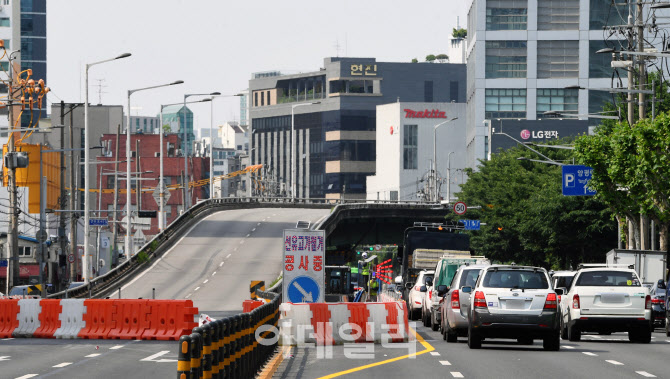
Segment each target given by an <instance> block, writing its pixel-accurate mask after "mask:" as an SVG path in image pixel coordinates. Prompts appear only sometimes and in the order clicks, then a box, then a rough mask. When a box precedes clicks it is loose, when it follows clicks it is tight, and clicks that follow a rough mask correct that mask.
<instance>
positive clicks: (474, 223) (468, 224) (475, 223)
mask: <svg viewBox="0 0 670 379" xmlns="http://www.w3.org/2000/svg"><path fill="white" fill-rule="evenodd" d="M460 221H461V222H462V223H463V225H465V228H463V229H465V230H479V225H480V221H479V220H460Z"/></svg>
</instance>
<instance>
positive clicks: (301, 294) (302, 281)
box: [288, 276, 321, 303]
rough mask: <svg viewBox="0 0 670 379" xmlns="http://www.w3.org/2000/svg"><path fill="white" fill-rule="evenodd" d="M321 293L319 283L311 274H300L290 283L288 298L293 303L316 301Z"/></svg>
mask: <svg viewBox="0 0 670 379" xmlns="http://www.w3.org/2000/svg"><path fill="white" fill-rule="evenodd" d="M320 295H321V289H320V288H319V284H318V283H317V282H316V280H314V279H312V278H311V277H309V276H298V277H297V278H295V279H293V280H291V282H290V283H289V284H288V300H289V301H290V302H291V303H316V302H317V301H319V296H320Z"/></svg>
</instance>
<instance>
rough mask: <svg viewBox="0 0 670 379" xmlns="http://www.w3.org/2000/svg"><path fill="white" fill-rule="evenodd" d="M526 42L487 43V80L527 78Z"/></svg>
mask: <svg viewBox="0 0 670 379" xmlns="http://www.w3.org/2000/svg"><path fill="white" fill-rule="evenodd" d="M526 55H527V54H526V42H525V41H486V78H487V79H495V78H525V77H526V66H527V65H526Z"/></svg>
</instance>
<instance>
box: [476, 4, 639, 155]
mask: <svg viewBox="0 0 670 379" xmlns="http://www.w3.org/2000/svg"><path fill="white" fill-rule="evenodd" d="M627 15H628V10H627V7H626V6H616V5H613V4H612V3H611V2H610V1H602V0H473V1H472V4H471V7H470V9H469V12H468V26H467V30H468V36H467V41H468V57H467V72H468V78H467V107H466V108H467V116H468V120H467V132H466V143H467V145H468V146H467V155H468V157H467V164H466V165H467V166H468V167H472V168H476V166H477V164H478V163H477V162H478V160H480V159H486V158H487V155H488V154H487V153H488V151H489V147H490V141H489V128H488V125H504V122H503V123H502V124H501V123H499V121H498V120H503V121H504V120H505V119H514V120H528V121H529V122H525V123H524V127H526V128H529V130H530V132H531V135H533V134H532V131H533V130H534V129H537V130H546V128H544V127H543V124H542V119H543V118H544V119H546V117H544V112H546V111H558V112H563V113H573V114H588V113H594V112H598V111H601V110H602V107H603V105H604V103H605V102H607V101H611V96H608V94H607V93H606V92H596V91H585V90H575V89H571V90H569V89H565V87H567V86H572V85H580V86H582V87H585V88H606V87H610V86H611V76H612V68H611V67H610V62H611V59H612V58H611V56H610V55H608V54H596V53H595V52H596V51H597V50H599V49H602V48H604V47H606V42H605V41H604V40H603V26H605V25H621V24H625V23H626V22H625V21H624V20H625V19H626V17H627ZM611 44H612V42H611V41H610V42H609V46H608V47H612V46H611ZM623 84H624V85H625V84H626V82H625V78H624V83H623ZM589 92H590V93H589ZM487 120H488V121H487ZM490 121H495V122H493V124H492V123H491V122H490ZM530 121H533V122H530ZM564 122H566V123H570V122H572V121H569V120H567V119H566V120H564ZM590 122H591V123H597V120H591V121H590ZM503 128H504V126H503ZM543 128H544V129H543ZM517 137H518V136H517Z"/></svg>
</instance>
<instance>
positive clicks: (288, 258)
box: [284, 255, 295, 271]
mask: <svg viewBox="0 0 670 379" xmlns="http://www.w3.org/2000/svg"><path fill="white" fill-rule="evenodd" d="M284 263H285V264H286V266H284V267H285V268H286V271H293V263H295V259H294V258H293V255H287V256H286V262H284Z"/></svg>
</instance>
